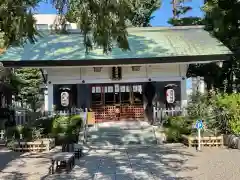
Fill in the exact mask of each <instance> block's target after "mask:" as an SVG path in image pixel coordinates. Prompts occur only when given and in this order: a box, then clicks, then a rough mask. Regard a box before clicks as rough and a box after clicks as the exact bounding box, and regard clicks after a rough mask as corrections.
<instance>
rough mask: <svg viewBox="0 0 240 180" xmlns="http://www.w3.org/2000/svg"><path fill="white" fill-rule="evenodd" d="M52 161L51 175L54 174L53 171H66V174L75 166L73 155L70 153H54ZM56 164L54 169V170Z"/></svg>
mask: <svg viewBox="0 0 240 180" xmlns="http://www.w3.org/2000/svg"><path fill="white" fill-rule="evenodd" d="M51 161H52V166H51V168H52V171H51V173H52V174H54V173H55V170H56V171H57V170H58V169H61V170H62V169H66V171H67V172H70V170H71V169H72V168H73V166H74V164H75V155H74V153H71V152H60V153H56V154H55V155H53V156H52V158H51ZM55 163H56V169H54V167H55Z"/></svg>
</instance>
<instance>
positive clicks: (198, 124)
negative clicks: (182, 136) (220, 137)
mask: <svg viewBox="0 0 240 180" xmlns="http://www.w3.org/2000/svg"><path fill="white" fill-rule="evenodd" d="M196 128H197V129H203V122H202V121H201V120H198V121H197V122H196Z"/></svg>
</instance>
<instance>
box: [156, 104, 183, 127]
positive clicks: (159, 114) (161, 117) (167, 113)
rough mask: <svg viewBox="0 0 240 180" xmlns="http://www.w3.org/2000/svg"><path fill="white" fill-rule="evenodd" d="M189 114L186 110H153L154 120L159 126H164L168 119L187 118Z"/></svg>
mask: <svg viewBox="0 0 240 180" xmlns="http://www.w3.org/2000/svg"><path fill="white" fill-rule="evenodd" d="M186 114H187V111H186V109H184V108H171V109H166V108H157V107H154V108H153V120H154V122H155V123H157V124H163V123H164V121H165V120H167V118H168V117H174V116H185V115H186Z"/></svg>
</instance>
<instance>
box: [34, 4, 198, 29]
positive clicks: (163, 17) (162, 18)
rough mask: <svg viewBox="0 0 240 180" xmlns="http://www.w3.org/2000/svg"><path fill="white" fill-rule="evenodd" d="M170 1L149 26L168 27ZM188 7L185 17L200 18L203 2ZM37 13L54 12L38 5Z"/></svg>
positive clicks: (48, 5)
mask: <svg viewBox="0 0 240 180" xmlns="http://www.w3.org/2000/svg"><path fill="white" fill-rule="evenodd" d="M170 1H171V0H162V6H161V8H160V9H159V10H157V11H156V12H155V13H154V14H153V16H155V18H154V19H153V20H152V22H151V24H152V25H153V26H169V24H168V23H167V21H168V19H169V18H170V17H172V5H171V4H170ZM186 4H187V5H190V6H191V7H192V8H193V10H192V11H190V12H188V13H187V14H186V16H202V15H203V13H202V12H201V9H200V8H201V6H202V5H203V0H192V2H188V3H186ZM37 12H38V13H40V14H54V13H56V10H55V9H54V8H53V7H52V5H51V4H50V3H44V2H42V3H40V4H39V7H38V8H37Z"/></svg>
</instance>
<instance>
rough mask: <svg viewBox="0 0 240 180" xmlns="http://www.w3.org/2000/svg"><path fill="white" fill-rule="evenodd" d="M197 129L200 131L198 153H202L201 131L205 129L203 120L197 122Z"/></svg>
mask: <svg viewBox="0 0 240 180" xmlns="http://www.w3.org/2000/svg"><path fill="white" fill-rule="evenodd" d="M196 128H197V130H198V151H201V129H203V122H202V120H197V122H196Z"/></svg>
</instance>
